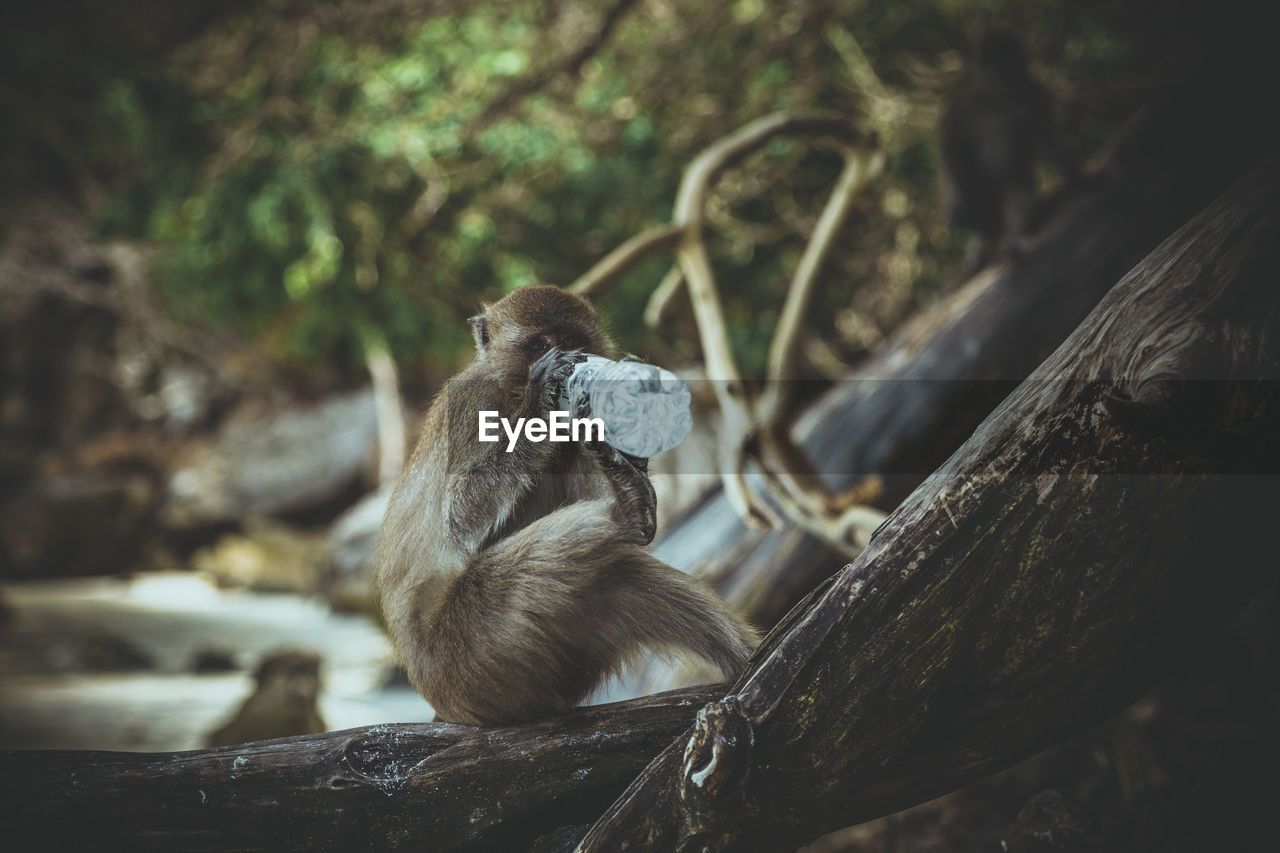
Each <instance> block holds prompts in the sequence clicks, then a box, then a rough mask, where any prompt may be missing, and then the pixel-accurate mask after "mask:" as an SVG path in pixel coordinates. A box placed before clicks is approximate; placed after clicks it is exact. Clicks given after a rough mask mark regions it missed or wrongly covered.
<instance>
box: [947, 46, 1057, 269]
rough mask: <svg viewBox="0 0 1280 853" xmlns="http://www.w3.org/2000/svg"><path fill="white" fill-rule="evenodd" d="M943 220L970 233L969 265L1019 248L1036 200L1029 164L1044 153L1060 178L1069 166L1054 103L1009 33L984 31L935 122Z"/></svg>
mask: <svg viewBox="0 0 1280 853" xmlns="http://www.w3.org/2000/svg"><path fill="white" fill-rule="evenodd" d="M938 147H939V150H940V152H941V159H942V180H943V192H944V195H945V199H944V201H945V204H946V207H947V220H948V223H949V224H950V225H952V226H954V227H957V228H965V229H969V230H972V231H974V232H976V234H977V245H976V246H975V247H974V252H973V254H972V256H971V258H970V263H971V265H972V266H973V268H974V269H976V268H978V267H980V266H982V265H983V264H985V263H986V262H987V261H989V260H991V258H992V256H993V255H995V254H996V253H998V252H1008V251H1016V250H1018V249H1020V248H1021V243H1022V240H1023V238H1024V237H1025V236H1026V234H1027V232H1028V226H1029V224H1030V222H1029V220H1030V218H1031V214H1032V206H1033V203H1034V200H1035V174H1034V167H1035V163H1036V159H1037V157H1038V155H1039V154H1040V153H1041V152H1042V151H1043V152H1045V153H1048V154H1049V155H1050V156H1051V157H1052V158H1053V159H1054V160H1055V161H1056V162H1057V164H1058V166H1059V167H1060V168H1061V170H1062V172H1063V176H1064V178H1066V179H1067V180H1068V181H1072V180H1074V178H1075V174H1076V170H1075V165H1074V163H1073V162H1072V161H1071V158H1070V157H1068V156H1067V154H1066V149H1065V148H1064V147H1063V146H1062V145H1061V140H1060V138H1059V136H1058V134H1057V132H1056V131H1055V128H1054V125H1053V116H1052V104H1051V101H1050V99H1049V95H1048V93H1047V92H1046V91H1045V89H1044V87H1043V86H1041V85H1040V83H1039V82H1038V81H1037V80H1036V79H1035V78H1034V77H1033V76H1032V75H1031V71H1030V68H1029V65H1028V61H1027V53H1026V50H1025V48H1023V46H1022V42H1020V41H1019V40H1018V39H1017V38H1016V37H1014V36H1013V35H1010V34H1009V33H1003V32H995V33H990V34H988V35H987V36H986V37H985V38H984V39H983V40H982V43H981V45H980V46H979V48H978V55H977V58H976V61H975V62H974V63H973V65H972V67H970V68H969V69H968V71H967V72H966V73H965V75H964V77H963V78H962V79H961V80H960V82H959V84H958V85H957V86H956V88H955V89H954V90H953V91H952V92H951V94H950V96H949V97H948V102H947V106H946V109H945V111H944V112H943V115H942V121H941V123H940V124H939V127H938Z"/></svg>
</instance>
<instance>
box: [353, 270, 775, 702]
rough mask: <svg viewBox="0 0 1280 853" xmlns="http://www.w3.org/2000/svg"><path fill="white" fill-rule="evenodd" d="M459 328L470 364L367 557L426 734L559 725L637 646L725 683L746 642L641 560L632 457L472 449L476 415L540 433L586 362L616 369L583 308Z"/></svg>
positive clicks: (640, 486) (565, 447)
mask: <svg viewBox="0 0 1280 853" xmlns="http://www.w3.org/2000/svg"><path fill="white" fill-rule="evenodd" d="M470 323H471V325H472V331H473V336H474V338H475V348H476V352H475V358H474V361H473V362H472V363H471V364H470V365H469V366H468V367H466V368H464V369H463V370H462V371H461V372H460V373H458V374H457V375H456V376H454V377H453V379H451V380H450V381H449V382H448V383H446V385H445V386H444V387H443V388H442V389H441V390H440V391H439V392H438V394H437V395H436V397H435V399H434V400H433V401H432V403H431V405H430V407H429V408H428V410H427V415H426V418H425V421H424V425H423V428H422V432H421V435H420V438H419V440H418V443H417V446H416V449H415V450H414V452H413V454H412V456H411V458H410V461H409V463H408V465H407V466H406V467H405V469H404V471H403V472H402V473H401V477H400V480H399V482H398V483H397V485H396V488H395V490H394V492H393V494H392V497H391V501H390V503H389V505H388V509H387V513H386V515H385V517H384V519H383V525H382V528H381V530H380V532H379V537H378V544H377V547H376V551H375V558H374V582H375V584H376V587H377V589H378V591H379V603H380V606H381V611H382V615H383V620H384V624H385V625H386V627H387V631H388V634H389V635H390V637H391V639H392V642H393V644H394V646H395V648H396V650H397V653H398V654H399V656H400V658H401V660H402V662H403V663H404V665H405V669H406V671H407V673H408V675H409V680H410V682H411V683H412V684H413V685H414V686H415V687H416V688H417V690H418V691H419V692H420V693H421V694H422V695H423V697H424V698H425V699H426V700H427V701H428V702H429V703H430V704H431V706H432V707H433V708H434V709H435V712H436V720H437V721H445V722H456V723H466V724H470V725H503V724H511V723H517V722H525V721H529V720H534V719H538V718H542V717H546V716H550V715H554V714H559V713H564V712H566V711H568V710H569V709H571V708H573V707H575V706H576V705H578V704H579V703H581V702H582V701H583V700H584V699H585V698H586V697H587V695H588V694H589V693H590V692H591V691H592V690H593V689H594V688H595V687H597V686H598V685H599V684H601V683H602V682H604V681H605V680H606V679H608V678H609V677H612V676H614V675H617V674H618V673H619V672H620V671H621V669H622V667H623V666H625V665H626V664H628V663H631V662H633V661H634V660H635V659H636V657H637V656H638V655H639V654H640V653H641V651H642V650H643V649H646V648H647V649H649V650H651V651H654V652H657V653H660V654H663V653H673V652H683V651H688V652H692V653H694V654H695V655H697V656H698V657H701V658H703V659H704V660H706V661H707V662H708V663H710V664H712V665H713V666H714V667H715V668H716V669H718V670H719V671H720V672H721V674H723V675H724V676H726V677H728V676H731V675H733V674H735V673H737V672H738V671H740V670H741V669H742V668H743V667H744V666H745V664H746V662H747V659H748V658H749V656H750V654H751V651H752V650H753V648H754V647H755V645H756V643H757V642H758V635H757V634H756V632H755V631H754V630H753V629H752V628H751V627H750V626H748V625H747V624H746V623H745V622H744V621H743V620H742V619H741V618H740V617H738V616H737V615H736V614H735V613H734V612H733V611H732V610H731V609H730V608H729V606H728V605H727V604H725V603H724V602H723V601H722V600H721V599H720V598H719V597H717V596H716V595H715V594H714V593H713V592H712V591H711V590H710V589H708V588H707V587H706V586H704V585H703V584H702V583H701V582H699V581H697V580H695V579H694V578H692V577H690V576H688V575H686V574H684V573H682V572H680V571H679V570H677V569H675V568H672V567H671V566H668V565H667V564H665V563H663V562H662V561H660V560H658V559H657V558H656V557H654V556H653V555H652V554H650V553H649V552H648V550H647V549H646V547H645V546H647V545H648V544H649V543H650V542H651V541H652V540H653V537H654V533H655V527H656V521H655V519H656V499H655V496H654V490H653V486H652V485H651V483H650V482H649V477H648V474H647V460H644V459H639V458H636V457H632V456H628V455H626V454H624V453H622V452H620V451H618V450H615V449H614V448H612V447H610V446H609V445H608V444H606V443H605V442H604V441H602V440H600V439H599V438H598V437H597V436H592V437H591V438H590V440H588V439H587V438H582V439H580V440H579V441H576V442H554V443H553V442H550V441H543V442H533V441H529V440H522V441H520V442H518V443H517V445H516V446H515V447H514V448H513V449H512V450H511V452H507V449H506V447H505V446H503V444H502V443H501V442H498V443H482V442H480V441H479V440H478V415H477V413H478V412H480V411H497V412H498V413H499V414H500V415H501V416H502V417H505V418H508V419H509V420H510V421H512V422H515V419H516V418H517V417H526V418H527V417H541V418H546V417H547V416H548V412H549V411H551V410H553V409H555V408H556V407H557V405H558V404H557V399H558V397H559V393H560V390H561V388H562V386H563V383H564V381H565V379H566V378H567V377H568V375H569V374H570V373H571V372H572V370H573V368H574V367H575V366H576V365H577V364H578V363H579V362H580V361H582V360H583V359H584V358H585V354H586V353H590V354H595V355H600V356H604V357H606V358H616V357H617V353H616V347H615V345H614V343H613V341H612V340H611V339H610V337H609V336H608V334H607V333H606V332H605V331H604V328H603V326H602V324H601V321H600V319H599V318H598V317H597V315H596V312H595V309H594V308H593V307H592V306H591V304H590V303H589V302H588V301H587V300H586V299H585V298H583V297H581V296H577V295H574V294H571V293H568V292H567V291H564V290H561V289H559V288H557V287H554V286H551V285H529V286H525V287H521V288H518V289H516V290H514V291H512V292H511V293H509V294H508V295H507V296H505V297H503V298H502V299H501V300H499V301H498V302H496V303H494V304H492V305H487V306H485V307H484V309H483V311H482V313H481V314H479V315H477V316H475V317H473V318H471V320H470ZM573 416H574V417H587V416H589V403H587V404H584V405H583V406H582V407H580V408H579V409H577V410H575V412H573Z"/></svg>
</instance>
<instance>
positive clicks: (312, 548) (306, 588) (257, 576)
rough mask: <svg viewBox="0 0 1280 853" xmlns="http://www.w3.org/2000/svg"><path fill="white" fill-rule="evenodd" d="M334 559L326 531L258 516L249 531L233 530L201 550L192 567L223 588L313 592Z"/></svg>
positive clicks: (249, 526)
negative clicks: (308, 528) (302, 529)
mask: <svg viewBox="0 0 1280 853" xmlns="http://www.w3.org/2000/svg"><path fill="white" fill-rule="evenodd" d="M331 560H332V557H331V555H330V551H329V541H328V538H327V537H326V536H325V535H324V534H323V533H306V532H303V531H299V530H295V529H293V528H291V527H288V526H286V525H284V524H281V523H279V522H274V521H268V520H265V519H258V520H253V521H250V522H248V523H247V524H246V528H245V532H244V533H231V534H227V535H226V536H223V537H222V538H221V539H219V540H218V541H217V543H216V544H214V545H211V546H209V547H207V548H202V549H201V550H199V551H197V552H196V553H195V554H194V555H193V556H192V558H191V567H192V568H193V569H195V570H196V571H198V572H201V573H202V574H205V575H207V576H209V577H210V578H212V579H213V580H214V581H215V582H216V583H217V585H218V586H220V587H243V588H246V589H252V590H256V591H259V592H296V593H302V594H311V593H314V592H316V591H317V590H318V589H319V587H320V579H321V577H322V576H323V574H324V572H325V571H326V570H327V568H328V566H329V564H330V562H331Z"/></svg>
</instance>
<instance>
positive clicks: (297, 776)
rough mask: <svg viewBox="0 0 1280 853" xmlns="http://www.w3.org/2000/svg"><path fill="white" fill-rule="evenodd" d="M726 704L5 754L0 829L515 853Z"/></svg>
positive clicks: (73, 836) (93, 838)
mask: <svg viewBox="0 0 1280 853" xmlns="http://www.w3.org/2000/svg"><path fill="white" fill-rule="evenodd" d="M723 693H724V688H723V686H721V688H720V689H719V690H718V691H716V690H709V689H707V688H696V689H693V690H685V691H677V692H674V693H669V694H665V695H663V696H655V697H649V698H648V699H645V700H642V701H637V702H629V703H621V704H618V705H613V706H608V707H599V708H584V709H581V710H579V711H576V712H574V713H572V714H569V715H567V716H564V717H559V718H557V719H554V720H546V721H544V722H540V723H534V724H531V725H526V726H521V727H519V728H507V729H476V728H473V727H471V726H460V725H452V724H448V723H421V724H416V725H394V726H392V725H387V726H371V727H368V728H364V729H351V730H349V731H343V732H329V733H327V734H322V735H307V736H303V737H294V738H284V739H281V740H270V741H262V742H260V743H252V744H245V745H243V746H231V747H223V748H219V749H204V750H196V751H192V752H177V753H168V754H147V753H126V752H82V751H58V750H33V751H29V752H22V751H14V752H6V753H2V754H0V755H2V757H0V825H3V826H4V827H5V835H6V848H7V849H10V850H18V849H23V850H25V849H32V850H37V849H38V850H94V849H106V850H121V849H131V850H162V851H176V850H245V851H248V850H265V851H278V850H308V851H314V850H341V851H347V850H391V849H397V848H407V849H419V850H421V849H426V850H513V851H514V850H527V849H529V847H530V845H531V844H532V843H533V842H534V840H535V839H537V838H538V837H540V836H542V835H544V834H546V833H550V832H553V831H554V830H556V829H557V828H558V827H561V826H564V825H574V824H589V823H590V822H591V821H593V820H595V819H596V818H597V817H598V816H599V815H600V813H601V812H603V811H604V809H605V808H607V807H608V805H609V803H611V802H612V801H613V800H614V799H615V798H616V797H617V796H618V794H619V793H621V792H622V790H623V789H624V788H625V787H626V785H627V784H628V783H629V782H630V781H631V780H632V779H634V778H635V776H636V774H637V773H639V772H640V771H641V770H642V769H643V768H644V766H645V765H646V764H647V763H648V762H649V761H650V760H651V759H652V758H653V756H654V755H656V754H657V753H658V752H660V751H661V750H662V749H663V748H664V747H665V746H666V745H667V744H669V743H671V740H672V738H674V737H676V736H677V735H678V734H679V733H680V732H682V731H684V730H685V729H686V728H687V727H688V726H689V723H690V721H691V720H692V719H693V716H694V714H695V713H696V711H697V709H698V708H699V707H701V706H702V705H704V704H705V703H706V702H708V701H710V700H712V699H714V698H716V697H717V696H720V695H723ZM15 841H17V842H20V843H19V844H18V845H17V846H8V845H9V844H10V843H12V842H15Z"/></svg>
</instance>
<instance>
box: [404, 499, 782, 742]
mask: <svg viewBox="0 0 1280 853" xmlns="http://www.w3.org/2000/svg"><path fill="white" fill-rule="evenodd" d="M608 507H609V502H608V501H581V502H578V503H575V504H572V505H570V506H567V507H563V508H561V509H559V510H556V511H555V512H552V513H550V514H548V515H546V516H544V517H542V518H540V519H537V520H536V521H534V522H531V523H530V524H528V525H527V526H525V527H524V528H522V529H520V530H519V531H517V532H515V533H513V534H512V535H510V536H508V537H507V538H505V539H503V540H501V541H499V542H497V543H495V544H494V545H493V546H491V547H490V548H488V549H486V550H485V551H483V552H481V553H480V554H479V555H477V556H476V557H475V558H474V559H473V560H472V562H471V564H470V565H468V567H467V569H466V570H465V571H464V572H463V574H462V575H461V576H459V577H458V578H457V580H456V582H454V583H453V585H452V587H451V588H450V590H449V591H448V593H447V594H446V595H445V598H444V601H443V603H442V604H441V606H440V609H439V611H438V612H437V613H436V615H435V616H434V618H433V619H432V620H431V624H429V625H427V626H425V631H424V632H423V634H422V642H421V646H422V651H423V654H422V655H421V656H420V657H419V658H418V660H419V661H420V662H421V666H419V667H416V668H413V667H411V672H410V675H411V677H412V678H413V679H414V682H415V683H416V684H418V686H419V687H420V689H422V691H423V693H424V695H425V696H426V697H427V700H428V701H429V702H431V703H432V705H433V706H434V707H435V708H436V711H437V716H438V718H440V719H447V720H455V721H459V722H476V723H505V722H515V721H519V720H525V719H532V718H536V717H539V716H546V715H548V714H553V713H560V712H563V711H566V710H568V709H569V708H572V707H573V706H574V705H577V704H578V703H580V702H581V701H582V700H583V699H584V698H585V697H586V696H587V694H588V693H590V691H591V690H592V689H594V688H595V687H596V686H597V685H599V684H600V683H601V682H602V681H603V680H604V679H606V678H608V677H609V676H612V675H615V674H617V673H618V671H619V670H620V669H621V667H622V666H623V665H624V664H627V663H630V662H631V661H633V660H634V659H635V657H636V656H637V655H638V654H639V653H640V651H641V650H642V649H643V648H646V647H647V648H651V649H653V650H654V651H657V652H670V651H674V650H688V651H691V652H693V653H695V654H697V655H698V656H699V657H702V658H704V659H705V660H706V661H707V662H709V663H711V664H713V665H714V666H715V667H716V668H717V669H719V670H720V671H721V672H722V673H723V674H724V675H725V676H726V677H732V676H733V675H736V674H737V673H738V672H740V671H741V670H742V668H743V667H744V666H745V664H746V662H747V659H748V658H749V657H750V655H751V652H752V650H753V649H754V648H755V645H756V643H757V642H758V640H759V637H758V635H757V634H756V632H755V631H754V630H753V629H752V628H751V627H750V626H748V625H747V624H746V623H745V622H743V621H742V619H741V618H739V617H738V616H737V615H736V614H735V613H734V612H733V611H732V610H731V609H730V608H729V606H728V605H727V604H725V603H724V602H723V601H722V600H720V598H718V597H717V596H716V595H715V593H713V592H712V591H711V590H710V589H708V588H707V587H706V586H705V585H704V584H702V583H700V582H699V581H697V580H695V579H694V578H691V577H689V576H688V575H685V574H683V573H681V572H679V571H678V570H676V569H674V568H672V567H671V566H668V565H667V564H666V563H663V562H662V561H661V560H658V559H657V558H655V557H654V556H653V555H651V554H650V553H649V552H648V551H646V550H645V549H644V548H643V547H641V546H639V545H636V544H634V543H632V542H628V541H626V537H625V535H624V532H623V531H622V530H620V528H619V527H618V526H617V524H616V523H615V522H614V521H612V520H611V518H610V515H609V512H608Z"/></svg>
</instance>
